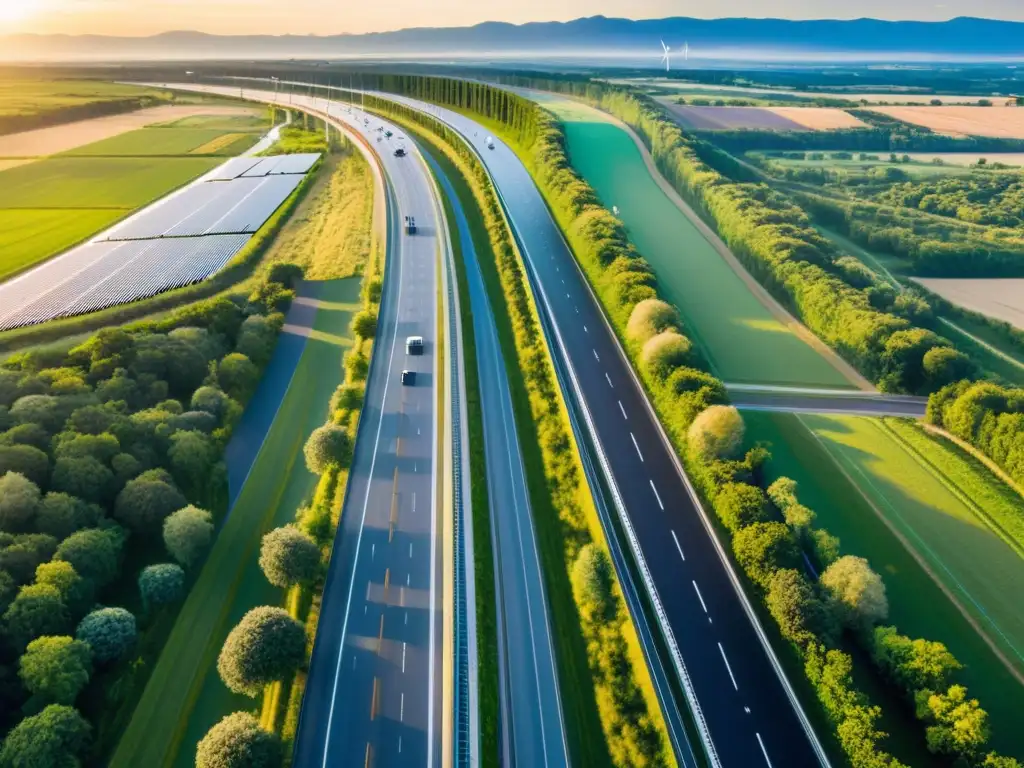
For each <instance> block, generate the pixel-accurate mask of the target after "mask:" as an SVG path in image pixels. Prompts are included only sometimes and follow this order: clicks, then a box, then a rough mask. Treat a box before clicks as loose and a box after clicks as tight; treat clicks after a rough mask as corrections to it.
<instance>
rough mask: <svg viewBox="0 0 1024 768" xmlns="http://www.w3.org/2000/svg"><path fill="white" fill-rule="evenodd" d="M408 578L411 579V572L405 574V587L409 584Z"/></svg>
mask: <svg viewBox="0 0 1024 768" xmlns="http://www.w3.org/2000/svg"><path fill="white" fill-rule="evenodd" d="M410 579H412V574H411V573H407V574H405V586H407V587H408V586H409V580H410Z"/></svg>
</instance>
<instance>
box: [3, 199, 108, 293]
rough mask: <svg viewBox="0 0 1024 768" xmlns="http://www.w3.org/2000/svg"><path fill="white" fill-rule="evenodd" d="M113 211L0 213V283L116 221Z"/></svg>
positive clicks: (8, 211) (9, 211)
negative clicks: (0, 255) (70, 213)
mask: <svg viewBox="0 0 1024 768" xmlns="http://www.w3.org/2000/svg"><path fill="white" fill-rule="evenodd" d="M122 215H123V212H122V211H120V210H117V209H99V210H93V209H86V210H77V211H75V212H74V214H73V215H68V212H67V211H60V210H35V211H11V210H6V211H5V210H0V254H2V257H0V280H5V279H6V278H8V277H10V276H11V275H14V274H16V273H18V272H20V271H22V270H23V269H26V268H27V267H30V266H32V264H34V263H36V262H37V261H40V260H41V259H48V258H49V257H50V256H53V255H55V254H58V253H60V252H62V251H65V250H67V249H68V248H70V247H71V246H73V245H76V244H77V243H80V242H82V241H83V240H85V239H87V238H88V237H90V236H91V235H92V234H94V233H95V232H97V231H99V230H102V229H104V228H105V227H107V226H109V225H110V224H112V223H113V222H115V221H117V219H119V218H120V217H121V216H122Z"/></svg>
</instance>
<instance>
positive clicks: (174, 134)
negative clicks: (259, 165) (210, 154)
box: [63, 128, 256, 157]
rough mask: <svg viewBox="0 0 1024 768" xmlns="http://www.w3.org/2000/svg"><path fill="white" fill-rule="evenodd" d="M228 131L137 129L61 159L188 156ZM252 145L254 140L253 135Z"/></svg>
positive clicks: (67, 153) (77, 150)
mask: <svg viewBox="0 0 1024 768" xmlns="http://www.w3.org/2000/svg"><path fill="white" fill-rule="evenodd" d="M226 132H227V131H224V130H218V129H215V128H212V129H211V128H139V129H138V130H135V131H128V132H127V133H122V134H121V135H120V136H111V137H110V138H109V139H104V140H102V141H96V142H93V143H92V144H86V145H85V146H84V147H78V148H77V149H72V150H71V151H70V152H65V153H64V155H63V156H64V157H149V156H174V155H187V154H189V153H190V152H192V151H193V150H195V149H198V148H199V147H202V146H203V145H204V144H207V143H209V142H211V141H213V140H214V139H216V138H219V137H220V136H222V135H224V134H225V133H226ZM253 143H254V144H255V143H256V136H255V135H253Z"/></svg>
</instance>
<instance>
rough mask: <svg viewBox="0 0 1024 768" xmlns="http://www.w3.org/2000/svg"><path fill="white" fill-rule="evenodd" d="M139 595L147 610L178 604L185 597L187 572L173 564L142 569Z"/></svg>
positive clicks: (162, 564)
mask: <svg viewBox="0 0 1024 768" xmlns="http://www.w3.org/2000/svg"><path fill="white" fill-rule="evenodd" d="M139 594H140V595H141V596H142V604H143V605H144V606H145V607H146V610H152V609H153V608H155V607H157V606H161V605H169V604H170V603H176V602H178V601H179V600H181V599H182V598H183V597H184V596H185V571H183V570H182V569H181V566H179V565H174V564H173V563H158V564H157V565H150V566H147V567H145V568H143V569H142V573H140V574H139Z"/></svg>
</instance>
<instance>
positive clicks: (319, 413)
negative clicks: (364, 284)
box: [111, 279, 359, 766]
mask: <svg viewBox="0 0 1024 768" xmlns="http://www.w3.org/2000/svg"><path fill="white" fill-rule="evenodd" d="M312 285H316V286H317V287H316V291H315V299H316V301H317V303H318V307H317V310H316V313H315V322H314V323H313V326H312V328H311V329H310V331H309V338H308V339H307V340H306V342H305V348H304V350H303V352H302V356H301V358H300V360H299V362H298V366H297V367H296V368H295V371H294V376H293V378H292V379H291V383H290V386H289V387H288V389H287V393H286V395H285V397H284V400H283V401H282V402H281V403H280V406H279V410H278V411H277V413H276V417H275V418H274V421H273V424H272V426H271V427H270V430H269V432H268V433H267V435H266V438H265V441H264V442H263V445H262V447H261V449H260V451H259V454H258V456H257V457H256V460H255V463H254V464H253V466H252V470H251V471H250V472H248V474H247V480H246V482H245V484H244V485H243V487H242V489H241V492H240V494H239V496H238V498H237V500H236V502H235V504H234V506H233V507H232V510H231V512H230V514H229V516H228V518H227V520H226V521H225V522H224V524H223V526H222V529H221V531H220V532H219V534H218V536H217V541H216V543H215V545H214V548H213V550H212V551H211V553H210V556H209V558H208V560H207V562H206V564H205V566H204V568H203V571H202V573H201V574H200V576H199V580H198V581H197V583H196V586H195V589H193V590H192V593H191V594H190V597H189V600H188V601H186V603H185V605H184V606H183V607H182V611H181V614H180V616H179V621H178V622H177V624H176V625H175V628H174V630H173V631H172V633H171V636H170V638H169V640H168V642H167V645H166V647H165V649H164V651H163V653H162V655H161V656H160V660H159V661H158V663H157V665H156V667H155V668H154V670H153V675H152V677H151V679H150V682H149V685H148V686H147V688H146V692H145V694H144V695H143V698H142V700H141V701H140V702H139V706H138V708H137V709H136V712H135V716H134V717H133V719H132V722H131V724H130V725H129V727H128V729H127V730H126V732H125V735H124V737H123V738H122V740H121V743H120V745H119V747H118V751H117V752H116V753H115V755H114V758H113V760H112V761H111V765H112V766H135V765H165V764H167V763H169V762H174V763H175V764H176V765H182V766H190V765H192V764H193V762H194V756H195V745H196V743H197V742H198V740H199V739H200V738H202V736H203V734H204V733H205V732H206V731H207V730H208V729H209V727H210V726H211V725H213V723H215V722H216V721H217V720H219V719H220V718H221V717H222V716H224V715H225V714H227V713H229V712H231V711H234V710H236V709H247V708H251V707H252V706H253V702H252V700H250V699H246V698H244V697H238V696H235V695H233V694H232V693H230V692H229V691H228V690H227V689H226V688H225V687H224V685H223V683H222V682H221V681H220V679H219V677H218V676H217V672H216V668H215V665H214V662H215V661H216V657H217V654H218V653H219V652H220V648H221V646H222V645H223V641H224V639H225V637H226V636H227V633H228V631H229V630H230V628H231V627H232V626H233V625H234V624H235V623H236V622H237V621H238V620H239V619H240V617H241V616H242V615H243V614H244V613H245V612H246V611H247V610H249V609H250V608H252V607H254V606H256V605H261V604H277V603H280V602H281V599H282V593H281V590H279V589H276V588H274V587H271V586H270V585H269V584H268V583H267V582H266V580H265V579H264V578H263V576H262V574H261V573H260V572H259V566H258V565H257V558H256V553H257V552H258V551H259V544H260V539H261V537H262V535H263V533H265V532H266V531H268V530H269V529H270V528H273V527H276V526H279V525H283V524H285V523H287V522H289V521H291V520H292V519H293V517H294V514H295V509H296V508H297V507H298V506H299V505H300V504H301V503H303V502H304V501H306V500H307V499H308V498H309V496H310V495H311V494H312V491H313V489H314V487H315V485H316V476H315V475H313V474H312V473H310V472H309V471H308V470H307V469H306V467H305V465H304V463H303V460H302V446H303V445H304V443H305V441H306V439H307V438H308V437H309V435H310V433H311V432H312V431H313V429H315V428H316V427H318V426H320V425H321V424H322V423H323V420H324V415H325V414H326V412H327V409H328V404H329V401H330V397H331V394H332V392H333V391H334V388H335V387H336V386H337V385H338V383H339V382H340V380H341V375H342V371H343V369H342V366H341V359H342V356H343V354H344V352H345V350H346V349H347V348H348V347H349V346H350V345H351V338H350V337H349V335H348V326H349V323H350V321H351V316H352V314H353V313H354V312H355V311H357V310H358V308H359V298H358V294H359V280H358V279H349V280H337V281H330V282H325V283H320V284H312ZM296 304H297V305H298V306H302V303H301V301H297V302H296ZM292 332H293V333H296V332H300V331H299V329H293V331H292ZM285 333H288V331H287V330H286V331H285ZM273 366H274V363H271V367H270V368H268V372H267V377H268V378H269V377H273V376H274V370H273ZM260 402H261V401H260V398H259V396H258V395H257V397H256V398H255V399H254V403H257V404H258V403H260ZM263 406H264V407H267V404H266V403H264V404H263ZM257 407H259V406H257ZM271 407H272V406H271Z"/></svg>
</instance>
